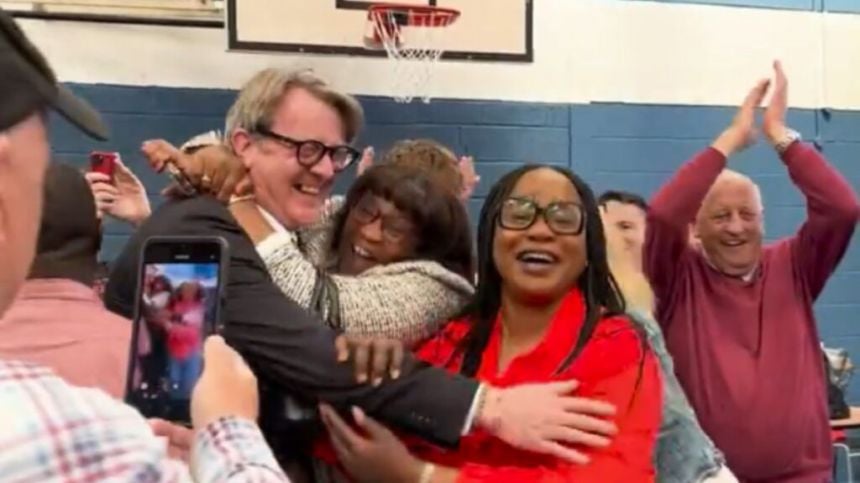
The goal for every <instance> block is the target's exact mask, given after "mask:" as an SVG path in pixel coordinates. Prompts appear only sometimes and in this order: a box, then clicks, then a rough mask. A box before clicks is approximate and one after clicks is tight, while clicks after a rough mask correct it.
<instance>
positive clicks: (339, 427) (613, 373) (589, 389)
mask: <svg viewBox="0 0 860 483" xmlns="http://www.w3.org/2000/svg"><path fill="white" fill-rule="evenodd" d="M478 266H479V273H478V277H479V278H478V280H479V282H478V289H477V292H476V295H475V300H474V301H473V304H472V305H471V306H470V308H469V309H468V311H467V315H466V316H464V317H463V318H461V319H459V320H455V321H452V322H450V323H449V324H448V325H447V326H446V327H445V329H443V331H442V332H441V333H440V334H439V335H437V336H436V337H434V338H432V339H430V340H429V341H427V342H426V343H424V344H423V345H422V346H421V347H420V348H419V349H418V350H417V353H418V354H419V356H420V357H421V358H422V359H424V360H425V361H427V362H429V363H432V364H435V365H439V366H444V367H447V368H448V369H450V370H451V371H452V372H459V373H462V374H465V375H469V376H475V377H477V378H478V379H480V380H482V381H483V382H485V383H487V384H491V385H493V386H498V387H505V386H513V385H518V384H527V383H537V382H546V381H558V380H567V381H575V382H576V384H577V385H576V388H575V394H576V395H577V396H581V397H582V398H586V399H599V400H603V401H605V402H607V403H609V404H611V405H613V406H614V407H615V408H616V411H617V412H616V414H615V415H614V416H613V417H611V418H610V420H609V421H605V422H604V421H599V422H597V423H595V424H614V425H615V426H616V428H617V433H616V434H615V436H614V437H612V438H609V439H605V440H603V441H597V443H598V445H602V447H599V448H594V447H593V445H589V446H585V445H583V446H582V447H569V448H567V449H568V450H569V451H570V454H571V458H570V459H574V460H575V459H579V460H580V461H581V462H580V463H578V464H577V463H571V462H569V461H562V460H560V459H558V458H554V457H550V456H546V455H539V454H535V453H530V452H526V451H522V450H520V449H517V448H514V447H511V446H508V445H506V444H505V443H504V442H502V441H500V440H498V439H496V438H494V437H492V436H490V435H488V434H485V433H472V434H469V435H467V436H465V437H464V438H463V440H462V442H461V444H460V446H459V448H458V450H456V451H444V450H441V449H437V448H435V447H432V446H430V445H427V444H424V443H421V442H417V441H413V440H408V441H406V442H405V443H403V442H400V441H399V440H398V439H397V438H395V437H394V435H392V434H391V433H390V432H389V431H388V430H387V429H385V428H384V427H382V426H380V425H379V424H378V423H376V422H375V421H373V420H372V419H370V418H369V417H367V416H365V415H363V414H361V413H360V412H357V411H354V415H355V420H356V421H355V422H356V423H357V424H358V426H359V427H360V428H361V429H362V430H363V431H356V430H354V429H352V428H351V427H350V426H349V425H348V424H346V423H344V421H343V420H342V419H340V417H339V416H337V414H336V413H334V412H333V411H332V410H330V408H323V412H322V414H323V420H324V422H325V423H326V425H327V426H328V428H329V431H330V435H331V440H332V445H333V446H334V449H335V452H336V453H337V455H338V460H339V462H340V464H341V465H342V467H343V468H344V469H345V470H346V472H347V473H348V474H350V475H351V477H352V478H353V479H356V480H359V481H368V482H370V481H373V482H387V481H391V482H400V481H402V482H406V483H410V482H417V483H430V482H455V481H456V482H471V481H493V482H494V483H508V482H510V483H513V482H527V481H528V482H531V481H538V482H556V481H557V482H562V481H577V482H580V481H582V482H596V483H615V482H618V483H637V482H652V481H654V477H655V472H654V465H653V452H654V448H655V445H656V438H657V431H658V428H659V425H660V414H661V411H660V407H661V403H662V400H661V394H662V393H661V381H660V372H659V366H658V363H657V360H656V358H655V357H654V355H653V354H652V353H651V352H650V350H649V349H648V347H647V345H646V343H645V338H644V335H643V334H642V333H641V331H640V330H639V329H638V328H637V327H636V326H635V325H634V324H633V323H632V322H631V321H630V320H629V319H627V318H626V317H625V316H624V315H623V313H624V302H623V299H622V297H621V295H620V294H619V292H618V289H617V287H616V284H615V281H614V280H613V278H612V276H611V274H610V272H609V269H608V267H607V261H606V253H605V242H604V235H603V228H602V225H601V221H600V216H599V212H598V208H597V204H596V202H595V200H594V195H593V194H592V192H591V190H590V188H589V187H588V185H586V184H585V183H584V182H582V181H581V180H580V179H579V178H578V177H577V176H576V175H574V174H573V173H571V172H569V171H568V170H565V169H561V168H558V167H551V166H536V165H530V166H524V167H522V168H519V169H517V170H515V171H512V172H511V173H509V174H507V175H506V176H505V177H503V178H502V179H501V180H500V181H499V182H498V183H496V185H495V186H494V187H493V189H492V190H491V192H490V194H489V196H488V198H487V201H486V203H485V205H484V207H483V210H482V211H481V219H480V225H479V229H478ZM571 431H576V430H573V429H571ZM581 436H582V438H584V439H587V438H592V439H593V438H601V437H600V436H596V435H592V434H586V433H583V434H582V435H581ZM592 442H594V441H593V440H592Z"/></svg>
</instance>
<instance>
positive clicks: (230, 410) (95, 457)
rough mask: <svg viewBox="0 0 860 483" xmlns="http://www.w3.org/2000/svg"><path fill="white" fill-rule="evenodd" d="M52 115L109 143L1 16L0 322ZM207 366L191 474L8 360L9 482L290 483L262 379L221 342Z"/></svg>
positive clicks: (4, 418) (138, 422) (5, 475)
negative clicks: (277, 456) (263, 404)
mask: <svg viewBox="0 0 860 483" xmlns="http://www.w3.org/2000/svg"><path fill="white" fill-rule="evenodd" d="M48 109H53V110H55V111H57V112H59V113H60V114H62V115H63V116H64V117H65V118H66V119H68V120H69V121H71V122H72V123H73V124H75V125H76V126H78V127H79V128H80V129H82V130H83V131H84V132H86V133H88V134H90V135H91V136H93V137H96V138H99V139H104V138H105V137H106V135H107V130H106V129H105V127H104V124H103V123H102V122H101V120H100V118H99V116H98V114H97V113H96V112H95V111H94V110H93V109H92V108H91V107H89V105H88V104H86V103H85V102H83V101H81V100H79V99H76V98H75V97H74V96H73V95H72V94H71V93H69V91H67V90H66V89H65V88H63V87H62V86H60V85H58V83H57V80H56V78H55V77H54V74H53V73H52V72H51V70H50V68H49V67H48V64H47V63H46V62H45V60H44V58H42V56H41V54H40V53H39V52H38V51H37V50H36V48H35V47H33V45H32V44H30V42H29V41H28V40H27V38H26V37H25V36H24V34H23V33H22V32H21V31H20V30H19V28H18V26H17V25H16V24H15V22H14V21H13V20H12V19H11V17H9V15H8V14H6V13H5V12H3V11H2V10H0V316H2V315H3V313H5V312H6V309H7V308H8V307H9V304H10V303H11V301H12V299H13V298H14V296H15V294H16V292H17V290H18V288H19V287H20V285H21V282H22V281H23V280H24V278H25V276H26V275H27V272H28V269H29V268H30V263H31V262H32V260H33V255H34V247H35V246H36V235H37V229H38V223H39V219H40V215H41V208H42V207H41V205H42V188H43V181H44V176H45V169H46V166H47V165H48V159H49V156H50V145H49V143H48V136H47V129H46V125H45V113H46V111H47V110H48ZM93 213H94V211H93ZM36 270H41V268H40V267H39V266H38V264H37V267H36ZM0 337H2V334H0ZM204 357H205V359H206V368H205V370H204V373H203V375H202V376H201V378H200V381H199V383H198V386H197V388H196V389H195V393H194V396H193V398H192V408H191V412H192V419H193V420H194V424H195V428H196V430H197V431H196V434H195V439H194V442H193V446H192V458H193V459H194V461H195V462H196V464H195V465H194V468H193V469H192V471H191V472H189V469H188V467H187V466H185V465H184V464H183V463H180V462H178V461H175V460H170V459H168V458H167V455H166V453H167V450H168V448H167V447H166V446H165V444H164V442H163V441H162V440H160V439H159V438H158V437H156V436H155V434H153V432H152V430H151V429H150V426H149V424H147V422H146V421H145V420H144V419H143V418H142V417H141V416H140V414H138V413H137V412H136V411H134V410H133V409H132V408H130V407H128V406H125V405H124V404H122V403H119V402H117V401H115V400H114V399H111V398H110V397H108V396H107V395H106V394H104V393H103V392H101V391H98V390H94V389H83V388H76V387H73V386H70V385H68V384H67V383H66V382H65V381H63V380H62V379H60V378H59V377H57V376H56V375H55V374H53V373H52V372H51V371H50V370H49V369H47V368H44V367H40V366H37V365H33V364H30V363H22V362H18V361H9V360H0V408H2V410H0V428H2V429H0V448H2V451H0V475H2V479H3V480H4V481H39V480H48V481H102V480H111V481H143V480H145V481H164V480H169V481H191V480H192V477H193V479H194V480H195V481H204V482H210V481H225V480H228V479H242V480H243V481H244V480H245V478H246V477H247V478H248V479H249V480H253V481H286V477H285V476H284V475H283V473H282V472H281V471H280V470H279V469H278V468H277V465H276V463H275V462H274V458H273V456H272V454H271V451H270V450H269V449H268V447H267V446H266V445H265V443H264V442H263V439H262V435H261V434H260V431H259V429H258V428H257V426H256V424H255V423H254V422H253V421H254V420H255V419H256V417H257V405H258V403H257V393H256V388H257V383H256V380H255V378H254V376H253V374H251V372H250V370H249V369H248V368H247V366H246V365H244V363H243V362H242V359H241V358H240V357H239V356H238V355H237V354H236V353H235V352H233V351H232V350H231V349H230V348H228V347H227V346H226V345H225V344H224V342H223V340H221V339H220V338H218V337H213V338H210V339H209V340H208V341H207V343H206V348H205V353H204ZM167 436H168V438H169V439H170V435H167ZM170 442H171V443H172V442H174V441H173V440H172V439H171V440H170Z"/></svg>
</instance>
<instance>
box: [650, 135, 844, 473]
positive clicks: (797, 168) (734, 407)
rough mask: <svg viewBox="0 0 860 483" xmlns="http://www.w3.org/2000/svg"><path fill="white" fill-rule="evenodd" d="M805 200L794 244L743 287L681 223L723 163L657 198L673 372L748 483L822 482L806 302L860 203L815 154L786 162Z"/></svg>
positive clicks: (818, 367) (712, 160)
mask: <svg viewBox="0 0 860 483" xmlns="http://www.w3.org/2000/svg"><path fill="white" fill-rule="evenodd" d="M782 159H783V162H784V163H785V165H786V166H787V167H788V172H789V175H790V176H791V179H792V181H794V184H796V185H797V187H798V188H800V190H801V191H802V192H803V194H804V195H805V196H806V200H807V219H806V221H805V222H804V223H803V225H802V226H801V227H800V229H799V230H798V232H797V234H795V235H794V236H792V237H790V238H788V239H785V240H781V241H778V242H776V243H774V244H771V245H769V246H766V247H764V249H763V253H762V258H761V267H760V268H759V270H757V272H756V275H755V276H754V277H753V279H752V280H751V281H749V282H743V281H742V280H740V279H738V278H734V277H729V276H726V275H723V274H721V273H720V272H718V271H717V270H715V269H714V268H713V267H711V266H710V265H709V264H708V263H707V262H706V260H705V258H704V257H703V256H702V255H701V253H699V252H698V251H696V250H694V249H693V248H691V247H690V245H689V243H688V226H689V224H690V223H691V222H692V221H693V219H694V218H695V216H696V211H697V210H698V208H699V207H700V206H701V204H702V200H703V199H704V197H705V194H706V193H707V191H708V189H709V188H710V186H711V185H712V184H713V183H714V181H715V180H716V178H717V175H718V174H719V173H720V171H721V170H722V169H723V168H724V167H725V166H726V159H725V157H724V156H723V155H722V154H721V153H720V152H719V151H717V150H715V149H713V148H708V149H706V150H704V151H702V152H700V153H699V154H698V155H696V157H694V158H693V159H692V160H691V161H689V162H687V163H686V164H685V165H684V166H683V167H681V169H680V170H678V172H677V173H676V174H675V175H674V176H673V177H672V179H671V180H670V181H669V182H668V183H667V184H666V185H665V186H663V187H662V188H661V189H660V191H659V192H658V193H657V194H656V195H655V196H654V199H653V201H652V203H651V207H650V210H649V214H648V230H647V235H646V241H645V256H644V264H645V270H646V272H647V273H648V276H649V278H650V280H651V283H652V284H653V286H654V291H655V293H656V295H657V299H658V307H657V320H659V321H661V324H662V326H663V331H664V333H665V336H666V343H667V345H668V348H669V352H670V353H671V354H672V356H673V357H674V359H675V372H676V374H677V376H678V379H679V380H680V382H681V385H682V386H683V387H684V390H685V391H686V393H687V396H688V397H689V399H690V402H691V404H692V405H693V408H694V409H695V411H696V414H697V416H698V417H699V420H700V421H701V423H702V427H703V428H704V430H705V432H706V433H707V434H708V435H709V436H710V437H711V438H712V439H713V440H714V442H715V443H716V445H717V447H718V448H720V449H721V450H722V451H723V452H724V453H725V455H726V459H727V461H728V466H729V468H730V469H731V470H732V471H733V472H734V473H735V474H736V475H737V476H738V478H739V479H740V480H741V481H744V482H774V483H775V482H779V483H788V482H792V483H801V482H803V483H821V482H824V481H829V478H830V468H831V443H830V437H829V422H828V415H827V402H826V392H825V385H824V372H823V366H822V358H821V352H820V351H821V349H820V346H819V339H818V331H817V328H816V325H815V317H814V315H813V311H812V305H813V303H814V302H815V299H816V298H817V297H818V296H819V295H820V294H821V291H822V290H823V289H824V284H825V282H826V281H827V279H828V277H830V275H831V274H832V273H833V271H834V270H835V268H836V266H837V265H838V264H839V260H840V259H841V258H842V255H843V254H844V253H845V250H846V248H847V247H848V243H849V241H850V240H851V235H852V234H853V232H854V226H855V224H856V223H857V219H858V217H860V206H858V203H857V198H856V196H855V195H854V192H853V190H852V189H851V186H850V185H849V184H848V183H847V182H846V180H845V179H843V178H842V176H841V175H839V173H837V172H836V170H835V169H834V168H833V167H831V166H830V165H829V164H828V163H827V162H826V161H825V160H824V159H823V158H822V157H821V156H820V155H819V154H818V153H817V152H816V151H815V150H814V149H812V148H810V147H808V146H806V145H804V144H803V143H800V142H795V143H794V144H793V145H792V146H790V147H789V148H788V150H786V152H785V154H784V155H783V156H782Z"/></svg>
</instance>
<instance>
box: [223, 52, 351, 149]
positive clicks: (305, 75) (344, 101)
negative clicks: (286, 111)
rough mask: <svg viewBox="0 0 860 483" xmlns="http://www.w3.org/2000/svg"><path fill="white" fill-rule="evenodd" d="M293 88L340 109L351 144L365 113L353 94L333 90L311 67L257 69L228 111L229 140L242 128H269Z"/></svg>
mask: <svg viewBox="0 0 860 483" xmlns="http://www.w3.org/2000/svg"><path fill="white" fill-rule="evenodd" d="M291 89H304V90H305V91H307V92H309V93H310V94H311V95H312V96H314V97H316V98H317V99H319V100H320V101H322V102H324V103H325V104H327V105H329V106H331V107H332V109H334V110H335V111H337V113H338V116H340V119H341V121H342V123H343V137H344V139H346V142H348V143H351V142H353V141H354V140H355V138H356V136H358V132H359V131H360V130H361V127H362V124H363V123H364V112H363V111H362V109H361V104H359V103H358V101H357V100H356V99H355V98H354V97H352V96H350V95H349V94H344V93H342V92H339V91H337V90H334V89H332V88H331V86H329V85H328V83H326V82H325V81H324V80H322V79H321V78H319V77H317V76H316V75H315V74H314V73H313V72H311V71H309V70H300V71H289V70H284V69H276V68H269V69H264V70H261V71H260V72H257V73H256V74H255V75H254V77H252V78H251V79H250V80H248V82H246V83H245V85H244V86H242V90H241V91H239V95H238V97H236V101H235V102H234V103H233V106H232V107H230V111H229V112H228V113H227V122H226V138H225V139H226V140H227V142H228V143H229V142H230V139H232V136H233V134H234V133H235V132H236V131H237V130H239V129H243V130H245V131H248V132H254V131H255V130H256V129H258V128H260V127H263V128H270V127H271V126H272V122H273V119H274V116H275V112H276V111H277V109H278V106H279V105H280V103H281V100H282V99H283V97H284V95H285V94H286V93H287V92H289V91H290V90H291Z"/></svg>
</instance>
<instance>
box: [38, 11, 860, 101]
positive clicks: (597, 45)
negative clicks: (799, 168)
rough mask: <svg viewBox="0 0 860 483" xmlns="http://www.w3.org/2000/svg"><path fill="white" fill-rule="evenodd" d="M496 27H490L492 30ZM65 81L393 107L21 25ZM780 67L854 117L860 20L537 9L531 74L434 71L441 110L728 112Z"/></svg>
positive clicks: (137, 37)
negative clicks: (598, 106)
mask: <svg viewBox="0 0 860 483" xmlns="http://www.w3.org/2000/svg"><path fill="white" fill-rule="evenodd" d="M488 18H489V17H488ZM21 24H22V25H23V26H24V28H25V29H26V30H27V31H28V33H29V34H30V35H31V36H32V38H33V39H34V40H35V42H36V43H37V44H38V45H39V46H40V47H41V48H42V49H43V51H45V53H46V55H47V56H48V57H49V59H50V60H51V62H52V63H53V65H54V66H55V68H56V70H57V72H58V75H59V76H60V78H61V79H63V80H65V81H73V82H83V83H110V84H123V85H162V86H178V87H201V88H236V87H238V86H239V85H241V83H242V82H243V81H244V80H245V79H246V78H247V77H248V76H250V75H251V74H252V73H253V72H254V71H255V70H256V69H259V68H262V67H265V66H269V65H282V66H290V65H296V66H301V67H312V68H314V69H315V70H317V71H318V72H319V73H321V74H322V75H324V76H325V77H327V78H329V79H330V80H332V82H333V83H335V84H336V85H338V86H339V87H341V88H343V89H346V90H348V91H350V92H353V93H356V94H368V95H385V94H386V92H385V88H386V86H388V85H389V84H388V83H387V82H386V76H388V75H390V71H389V70H387V68H388V65H387V64H386V62H385V61H383V60H380V59H365V58H360V59H359V58H347V57H323V56H304V55H286V54H285V55H276V54H248V53H228V52H226V44H227V43H226V38H225V37H226V35H225V32H223V31H219V30H211V29H192V28H174V27H146V26H124V25H106V24H88V23H73V22H46V21H38V20H22V21H21ZM775 57H779V58H782V59H783V61H784V63H785V64H786V67H787V69H788V71H789V75H790V78H791V82H792V91H791V100H792V104H793V105H795V106H797V107H833V108H843V109H860V84H858V83H857V82H856V79H857V76H858V73H860V15H851V14H834V13H829V14H821V13H816V12H798V11H780V10H773V9H754V8H732V7H715V6H704V5H685V4H670V3H656V2H626V1H625V2H617V1H608V0H540V1H539V2H535V62H534V63H533V64H486V63H467V62H448V63H445V64H442V65H440V66H439V68H438V70H437V74H436V81H435V82H434V84H433V86H432V89H431V90H432V95H433V96H434V97H448V98H462V99H504V100H517V101H545V102H589V101H607V102H631V103H633V102H635V103H659V104H693V105H726V104H735V103H737V102H739V100H740V99H741V98H742V97H743V94H744V92H745V90H746V89H747V87H748V86H749V85H750V84H751V83H752V82H754V81H755V79H757V78H759V77H762V76H766V75H769V64H770V60H771V59H773V58H775Z"/></svg>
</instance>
